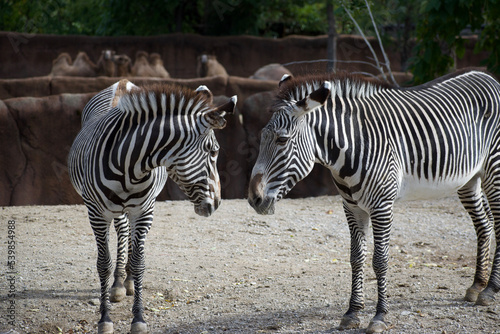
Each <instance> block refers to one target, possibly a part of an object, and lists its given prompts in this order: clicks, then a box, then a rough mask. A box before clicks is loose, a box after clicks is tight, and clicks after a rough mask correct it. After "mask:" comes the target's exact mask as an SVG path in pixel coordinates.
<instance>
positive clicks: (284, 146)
mask: <svg viewBox="0 0 500 334" xmlns="http://www.w3.org/2000/svg"><path fill="white" fill-rule="evenodd" d="M289 79H290V77H289V76H287V75H285V76H284V77H283V78H282V79H281V82H280V87H281V86H282V84H283V83H284V82H285V81H288V80H289ZM309 88H310V89H309V90H308V92H306V96H305V97H301V98H300V99H297V98H296V97H293V96H289V97H288V98H284V99H282V98H281V97H280V94H279V95H278V96H279V100H280V101H279V102H278V103H277V104H276V105H275V106H273V107H272V111H273V116H272V117H271V119H270V121H269V122H268V123H267V125H266V126H265V127H264V129H263V130H262V134H261V142H260V150H259V156H258V157H257V162H256V163H255V166H254V168H253V171H252V176H251V179H250V186H249V191H248V202H249V203H250V205H251V206H252V207H253V208H254V209H255V210H256V211H257V212H258V213H260V214H273V213H274V205H275V203H276V202H277V201H279V200H280V199H281V198H283V196H285V195H286V194H287V193H288V192H289V191H290V190H291V189H292V188H293V186H294V185H295V184H296V183H297V182H299V181H300V180H302V179H303V178H304V177H306V176H307V175H308V174H309V173H310V172H311V170H312V168H313V166H314V162H315V145H316V142H315V139H314V134H313V131H312V127H311V126H310V124H309V123H308V121H307V118H308V117H307V115H308V114H309V113H310V112H312V111H314V110H316V109H317V108H319V107H321V106H323V105H324V104H325V102H326V100H327V98H328V96H329V95H330V89H331V84H330V83H329V82H327V81H326V82H324V83H323V84H322V85H321V86H320V87H319V88H317V89H316V90H314V91H312V90H313V88H312V87H309ZM311 91H312V92H311ZM303 95H304V94H302V96H303Z"/></svg>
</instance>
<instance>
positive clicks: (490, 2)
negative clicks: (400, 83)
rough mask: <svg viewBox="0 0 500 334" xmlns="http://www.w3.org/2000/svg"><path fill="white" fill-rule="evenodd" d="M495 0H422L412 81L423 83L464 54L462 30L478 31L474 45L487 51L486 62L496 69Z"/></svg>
mask: <svg viewBox="0 0 500 334" xmlns="http://www.w3.org/2000/svg"><path fill="white" fill-rule="evenodd" d="M499 3H500V1H499V0H426V1H424V2H422V5H421V7H420V8H421V9H420V14H421V19H420V20H419V21H418V24H417V45H416V47H415V49H414V57H413V58H412V61H411V66H410V69H411V71H412V72H413V74H414V77H415V79H414V82H415V83H417V84H418V83H423V82H426V81H429V80H432V79H434V78H435V77H437V76H440V75H443V74H445V73H447V72H449V71H450V70H451V69H452V68H453V66H454V64H455V61H454V57H457V58H458V59H460V58H462V57H463V56H464V55H465V41H464V39H462V37H460V33H461V32H462V31H463V30H464V29H470V30H471V31H472V32H474V31H476V30H477V31H480V34H479V42H478V44H477V45H476V47H475V50H476V52H478V51H480V50H488V51H491V55H490V57H489V58H488V61H487V62H486V64H487V65H488V69H489V70H490V71H492V72H494V73H497V74H498V73H499V72H498V64H499V62H498V60H499V58H500V57H499V55H500V46H498V47H497V44H498V43H497V38H498V36H499V33H500V19H498V18H499V15H500V8H499V6H498V4H499ZM481 30H482V31H481Z"/></svg>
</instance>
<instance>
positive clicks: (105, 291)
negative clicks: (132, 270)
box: [89, 211, 113, 334]
mask: <svg viewBox="0 0 500 334" xmlns="http://www.w3.org/2000/svg"><path fill="white" fill-rule="evenodd" d="M89 216H90V211H89ZM90 224H91V226H92V230H93V231H94V236H95V239H96V243H97V272H98V274H99V280H100V282H101V298H100V302H101V305H100V309H99V311H100V314H101V319H100V320H99V322H98V325H97V326H98V327H97V333H98V334H110V333H113V322H112V321H111V318H110V316H109V311H110V302H109V282H110V279H111V274H112V267H113V263H112V259H111V254H110V252H109V225H110V223H109V222H107V221H104V220H98V219H93V218H90Z"/></svg>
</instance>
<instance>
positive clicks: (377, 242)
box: [366, 202, 394, 333]
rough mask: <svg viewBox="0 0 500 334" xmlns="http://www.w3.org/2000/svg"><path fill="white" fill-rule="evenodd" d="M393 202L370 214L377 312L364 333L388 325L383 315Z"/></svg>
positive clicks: (375, 330) (378, 330) (379, 329)
mask: <svg viewBox="0 0 500 334" xmlns="http://www.w3.org/2000/svg"><path fill="white" fill-rule="evenodd" d="M393 204H394V203H393V202H390V203H384V205H380V208H378V209H376V210H373V211H372V212H371V214H370V218H371V222H372V226H373V246H374V251H373V261H372V266H373V270H374V271H375V276H376V277H377V290H378V301H377V313H376V314H375V317H373V319H372V320H371V321H370V324H369V325H368V328H367V329H366V333H380V332H383V331H385V330H386V329H387V328H388V326H387V323H386V321H385V316H386V314H387V313H388V312H389V306H388V302H387V270H388V269H389V239H390V234H391V228H392V220H393V211H392V206H393Z"/></svg>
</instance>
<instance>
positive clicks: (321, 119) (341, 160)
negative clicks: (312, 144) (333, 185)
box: [309, 95, 366, 179]
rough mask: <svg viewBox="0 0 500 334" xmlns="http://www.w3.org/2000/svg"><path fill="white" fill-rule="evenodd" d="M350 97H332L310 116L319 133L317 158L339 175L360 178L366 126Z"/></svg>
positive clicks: (315, 131) (314, 127) (315, 130)
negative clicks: (350, 104) (350, 105)
mask: <svg viewBox="0 0 500 334" xmlns="http://www.w3.org/2000/svg"><path fill="white" fill-rule="evenodd" d="M347 99H348V97H347V98H346V97H341V96H338V95H336V96H333V97H332V98H331V99H329V101H328V102H327V104H326V105H325V107H324V108H321V109H320V110H319V112H317V113H314V114H313V115H311V116H312V117H311V118H310V121H309V124H310V125H311V126H312V127H313V129H314V133H315V136H316V142H317V146H316V159H317V161H318V162H319V163H320V164H322V165H323V166H325V167H327V168H328V169H330V170H331V171H332V172H333V173H334V174H335V175H338V176H339V177H340V178H342V179H344V178H355V179H358V178H359V175H360V173H361V172H362V170H361V169H362V168H363V166H362V165H363V164H361V163H360V161H361V160H362V159H363V158H364V150H365V149H366V147H365V142H366V140H365V138H366V133H365V129H364V127H363V126H362V123H361V119H363V117H364V115H360V112H362V111H360V110H358V109H356V108H350V107H349V103H350V101H347Z"/></svg>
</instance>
